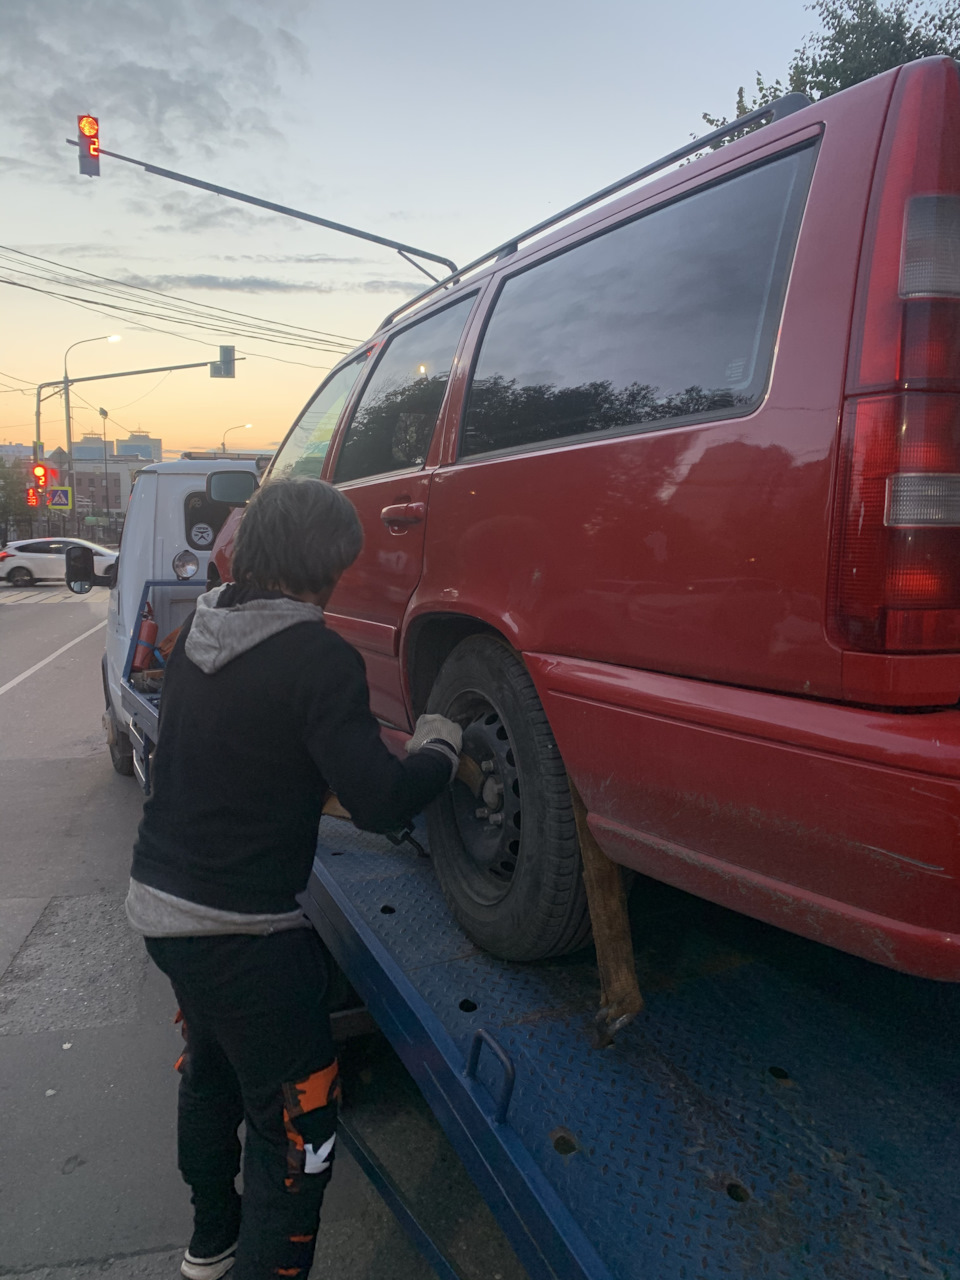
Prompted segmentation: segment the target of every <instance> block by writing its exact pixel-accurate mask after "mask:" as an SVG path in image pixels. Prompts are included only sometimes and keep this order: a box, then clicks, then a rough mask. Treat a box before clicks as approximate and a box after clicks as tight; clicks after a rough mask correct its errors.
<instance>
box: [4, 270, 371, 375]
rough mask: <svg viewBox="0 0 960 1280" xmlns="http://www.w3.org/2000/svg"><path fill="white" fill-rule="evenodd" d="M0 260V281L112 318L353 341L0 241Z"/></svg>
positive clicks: (316, 342)
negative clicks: (165, 290) (119, 277)
mask: <svg viewBox="0 0 960 1280" xmlns="http://www.w3.org/2000/svg"><path fill="white" fill-rule="evenodd" d="M0 263H2V264H3V267H4V271H5V273H6V274H5V275H4V276H0V283H3V284H8V285H10V286H13V287H16V288H22V289H26V290H29V291H31V292H36V293H43V294H46V295H48V296H50V297H55V298H57V299H59V300H60V301H63V302H68V303H72V304H73V305H75V306H81V307H84V308H86V309H89V310H95V311H98V312H99V313H100V314H102V315H109V316H110V317H112V318H113V319H114V320H115V321H116V320H117V319H120V318H127V319H129V320H131V321H132V322H133V323H135V324H138V325H142V326H143V327H145V328H154V327H157V326H158V325H159V326H171V325H174V326H177V328H180V329H182V328H184V327H185V328H188V329H191V330H194V331H195V332H198V333H211V334H217V335H219V336H224V335H230V336H233V337H235V338H237V339H240V340H241V341H242V340H248V341H255V342H264V343H269V344H271V345H282V346H288V347H298V348H300V349H306V350H313V351H317V352H321V351H322V352H325V353H328V354H331V355H334V356H335V357H336V358H340V357H341V356H343V355H346V354H348V353H349V352H350V351H352V350H353V348H354V347H356V346H357V345H358V343H357V341H355V340H354V339H353V338H350V337H346V336H345V335H342V334H333V333H329V332H327V331H324V330H319V329H310V328H308V327H306V326H303V325H292V324H286V323H284V322H281V321H273V320H267V319H264V318H263V317H260V316H253V315H249V314H247V313H245V312H239V311H232V310H230V309H228V308H224V307H214V306H209V305H208V304H206V303H197V302H191V301H189V300H188V299H185V298H180V297H177V296H175V295H170V294H165V293H162V292H160V291H159V290H156V289H151V288H148V287H146V286H141V285H134V284H129V283H126V282H124V281H121V280H113V279H111V278H110V277H108V276H100V275H97V274H96V273H94V272H90V271H84V270H83V269H82V268H77V267H68V266H66V265H64V264H62V263H58V262H54V261H52V260H51V259H47V258H40V257H38V256H36V255H34V254H28V253H24V252H22V251H20V250H17V249H11V248H9V247H7V246H0ZM148 321H153V322H154V324H153V325H150V324H148V323H147V322H148ZM157 331H158V332H161V333H162V332H166V333H170V332H171V330H170V329H169V328H167V327H157ZM178 336H183V335H182V334H181V335H178Z"/></svg>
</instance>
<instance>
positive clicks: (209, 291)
mask: <svg viewBox="0 0 960 1280" xmlns="http://www.w3.org/2000/svg"><path fill="white" fill-rule="evenodd" d="M810 25H811V15H810V14H808V13H806V12H805V11H804V7H803V3H802V0H780V3H778V4H777V5H776V6H771V5H770V4H769V3H767V2H766V0H734V3H733V4H732V5H727V6H724V7H720V6H716V5H707V4H705V3H703V2H702V0H675V3H673V4H672V5H670V6H663V5H661V4H659V3H656V4H653V3H646V2H641V0H632V2H626V0H592V2H591V3H590V4H586V3H564V2H563V0H553V2H551V3H549V4H548V3H546V0H512V2H508V0H486V2H485V3H484V4H483V5H482V6H480V5H476V4H475V5H469V6H468V5H460V6H452V5H450V4H449V3H439V0H409V3H407V4H398V3H396V2H395V0H390V3H386V2H385V0H372V2H371V3H369V4H366V5H364V6H363V7H362V10H361V9H358V8H355V7H352V6H343V5H333V4H330V3H327V0H320V2H317V0H314V2H312V3H309V4H306V3H299V2H298V0H272V2H271V3H270V4H266V3H263V2H262V0H168V2H167V3H165V4H164V5H162V6H161V5H159V4H157V3H156V2H155V0H101V2H100V3H98V4H97V5H93V4H88V3H78V2H77V0H7V2H6V3H4V4H3V5H0V108H2V115H3V119H4V122H5V127H4V130H3V136H2V142H0V152H2V153H3V155H2V157H0V184H2V199H0V229H2V230H0V244H2V245H4V246H6V247H8V248H13V249H16V250H19V251H22V252H26V253H30V254H34V255H38V256H40V257H43V258H47V259H51V260H53V261H55V262H58V263H62V264H65V265H68V266H70V267H74V268H77V267H79V268H82V269H83V270H85V271H89V272H94V273H97V274H99V275H103V276H110V277H113V278H120V279H124V280H135V281H137V282H140V283H145V284H148V285H149V286H150V287H151V288H154V289H157V290H160V291H163V292H170V293H172V294H175V295H177V296H179V297H182V298H187V299H189V300H191V301H195V302H200V303H205V304H207V305H211V306H217V307H222V308H229V309H233V310H236V311H241V312H246V313H249V314H252V315H256V316H260V317H265V318H267V319H270V320H274V321H283V322H286V323H288V324H296V325H301V326H307V327H310V328H313V329H318V330H325V331H327V332H331V333H335V334H339V335H343V336H345V337H348V338H353V339H356V340H363V339H364V338H365V337H366V336H368V334H369V333H370V332H371V331H372V330H373V329H374V328H375V327H376V325H377V323H378V322H379V320H380V319H381V317H382V316H383V314H384V313H385V312H386V311H388V310H390V309H391V308H392V307H394V306H396V305H397V304H398V303H399V302H400V301H402V300H403V298H404V297H405V296H407V295H409V294H412V293H413V292H415V291H416V290H417V289H418V288H419V284H420V279H422V278H420V277H418V276H417V273H416V272H415V271H414V270H413V269H412V268H411V267H409V266H408V265H407V264H406V263H404V262H403V261H402V260H401V259H400V258H399V257H397V256H396V255H395V254H393V253H391V252H390V251H389V250H386V249H381V248H379V247H377V246H373V245H368V244H365V243H363V242H361V241H358V240H351V239H348V238H345V237H343V236H340V235H337V234H335V233H333V232H328V231H324V230H321V229H319V228H313V227H309V226H306V225H304V224H299V223H295V222H292V221H290V220H287V219H282V218H278V217H276V216H273V215H269V214H266V213H261V212H258V211H255V210H252V209H250V208H249V207H247V206H243V205H239V204H235V203H232V202H228V201H225V200H222V199H219V198H218V197H215V196H212V195H208V194H205V193H201V192H197V191H194V190H191V189H189V188H187V187H183V186H180V185H177V184H174V183H171V182H169V181H166V180H163V179H161V178H157V177H150V176H147V175H145V174H144V173H142V171H140V170H137V169H133V168H131V167H130V166H127V165H122V164H119V163H118V162H114V161H110V160H108V159H104V160H103V162H102V165H101V175H102V176H101V177H100V178H98V179H90V178H84V177H80V176H79V174H78V172H77V158H76V151H75V150H73V149H71V148H68V147H67V146H66V145H65V143H64V139H65V138H66V137H67V136H74V135H75V130H76V115H77V114H78V113H79V112H84V111H90V112H92V113H93V114H97V115H99V117H100V121H101V134H102V144H103V146H104V147H106V148H108V149H111V150H117V151H120V152H123V153H125V154H127V155H133V156H136V157H138V158H141V159H144V160H150V161H152V162H154V163H156V164H160V165H163V166H165V167H169V168H173V169H180V170H182V171H185V172H187V173H189V174H193V175H195V176H197V177H201V178H206V179H207V180H209V181H213V182H219V183H221V184H223V185H226V186H232V187H236V188H239V189H241V190H246V191H249V192H252V193H254V194H258V195H262V196H264V197H266V198H268V199H273V200H277V201H279V202H281V203H285V204H290V205H294V206H297V207H300V208H303V209H307V210H310V211H312V212H315V213H318V214H320V215H322V216H325V217H329V218H332V219H334V220H337V221H342V222H347V223H351V224H354V225H357V226H361V227H364V228H367V229H369V230H372V231H375V232H379V233H380V234H382V235H386V236H390V237H393V238H396V239H400V240H405V241H408V242H410V243H413V244H416V245H420V246H422V247H423V248H426V249H432V250H433V251H435V252H437V253H441V254H444V255H446V256H448V257H452V258H454V259H455V260H457V261H459V262H465V261H467V260H468V259H469V258H470V257H472V256H476V255H477V254H478V253H480V252H482V251H483V250H484V249H485V248H487V247H489V246H490V245H492V244H494V243H497V242H498V241H501V240H504V239H506V238H507V237H508V236H509V235H510V234H512V233H515V232H517V231H518V230H521V229H522V228H523V227H525V226H528V225H530V224H532V223H533V222H535V221H537V220H538V219H539V218H541V217H543V216H545V215H546V214H548V213H549V212H550V210H551V209H557V208H562V207H563V206H564V205H566V204H568V203H570V202H571V201H573V200H575V199H577V198H578V197H580V196H581V195H583V194H585V193H586V192H588V191H590V190H593V189H596V188H598V187H600V186H602V185H604V184H605V183H607V182H609V181H611V180H613V179H615V178H617V177H619V176H621V175H622V174H624V173H627V172H629V171H631V170H632V169H635V168H638V167H639V166H640V165H641V164H643V163H644V162H645V161H647V160H649V159H652V158H655V157H656V156H657V155H659V154H661V153H663V152H665V151H668V150H670V149H672V148H673V147H675V146H678V145H679V144H681V143H682V142H684V141H685V140H686V139H687V138H688V137H689V135H690V134H691V133H694V132H700V131H702V130H703V128H704V127H705V126H703V125H702V122H701V120H700V113H701V112H702V111H704V110H709V111H716V110H719V111H728V110H729V109H730V108H731V106H732V102H733V98H734V94H735V91H736V87H737V85H738V84H740V83H744V82H746V83H748V84H749V83H752V80H753V76H754V73H755V71H756V70H757V69H759V70H761V71H763V72H764V73H765V74H767V75H770V76H773V75H776V74H778V73H780V72H782V70H783V68H784V67H785V66H786V64H787V62H788V60H789V57H790V54H791V52H792V51H793V49H794V48H795V47H796V45H797V44H798V43H799V42H800V40H801V38H802V36H803V35H804V33H805V32H806V31H807V30H808V29H809V27H810ZM9 265H10V264H9V261H7V260H2V261H0V280H2V279H10V278H14V277H13V275H12V273H11V271H10V270H9ZM44 287H47V288H49V287H52V286H50V285H44ZM144 323H146V324H154V323H159V322H155V321H153V320H150V319H145V320H144ZM113 332H117V333H120V334H121V335H122V336H123V341H122V342H121V343H119V344H116V345H108V344H107V343H105V342H96V343H94V342H91V343H88V344H86V345H84V346H81V347H78V348H77V349H76V351H74V352H72V353H71V356H70V373H71V374H72V375H74V376H80V375H82V374H95V373H106V372H113V371H115V370H119V369H126V368H138V367H144V366H155V365H162V364H173V363H185V362H188V361H194V360H210V359H215V358H216V354H217V350H216V348H217V344H218V343H220V342H231V341H235V342H236V345H237V347H238V355H239V354H240V353H241V349H242V351H243V353H245V354H246V355H247V357H248V358H247V359H246V360H245V361H244V362H243V363H239V364H238V366H237V377H236V379H235V380H234V381H232V382H231V381H214V380H211V379H210V378H209V377H208V376H207V373H206V371H205V370H196V371H190V372H186V373H176V374H171V375H170V376H168V377H167V378H166V379H165V380H164V381H162V382H161V381H160V379H159V377H157V376H148V377H140V378H130V379H118V380H116V381H111V382H104V383H99V384H97V383H94V384H90V385H88V386H87V387H78V388H76V389H75V394H74V398H73V399H74V404H73V408H74V415H73V418H74V433H75V435H76V436H77V437H79V436H80V435H81V434H82V433H83V431H84V430H88V431H99V430H100V417H99V415H98V413H97V409H98V408H99V407H101V406H103V407H105V408H106V409H107V410H108V412H109V414H110V422H109V426H108V431H109V434H110V435H111V436H113V437H119V438H121V439H122V438H123V437H124V435H125V434H126V433H125V431H123V430H122V429H121V426H120V425H117V424H122V427H126V428H130V429H134V430H136V429H142V430H145V431H149V432H150V433H151V434H154V435H162V437H163V440H164V443H165V445H166V446H167V447H168V448H173V449H178V450H179V449H182V448H193V447H196V448H200V447H211V446H216V445H219V442H220V439H221V437H222V434H223V432H224V431H225V430H226V428H227V427H230V426H233V425H236V424H239V423H244V422H252V423H253V424H254V427H253V429H252V430H250V431H243V432H234V433H233V434H232V435H231V436H230V437H229V443H230V444H231V445H239V444H243V445H244V446H249V447H256V448H264V449H266V448H268V447H269V446H270V445H271V443H272V442H275V441H277V440H279V439H280V438H281V437H282V436H283V435H284V434H285V432H286V430H287V428H288V427H289V425H290V423H291V422H292V420H293V418H294V417H295V415H296V413H297V412H298V410H299V408H300V407H301V406H302V404H303V402H304V401H305V400H306V398H307V397H308V396H309V394H310V393H311V392H312V390H313V389H314V388H315V386H316V384H317V383H318V382H319V380H320V379H321V378H322V376H323V370H324V369H325V368H326V367H328V366H329V365H330V364H332V363H333V362H334V360H335V358H336V357H334V356H331V355H329V354H324V353H322V352H319V351H314V350H296V349H291V348H289V347H283V346H271V345H268V344H265V343H262V342H252V341H248V340H241V339H239V338H235V337H234V334H233V332H232V331H231V327H230V324H229V322H228V321H227V322H225V324H224V329H223V333H222V334H213V333H210V334H202V333H198V332H196V331H195V330H189V329H186V328H185V329H183V331H182V333H181V336H171V335H169V334H162V333H156V332H150V331H149V330H147V329H144V328H142V327H138V326H137V325H136V324H135V322H134V321H132V320H130V319H123V318H115V317H112V316H110V315H98V314H94V313H93V312H91V311H87V310H82V309H79V308H77V307H75V306H72V305H70V304H68V303H66V302H64V301H62V300H59V299H56V298H52V297H49V296H46V295H44V294H39V293H30V292H26V291H24V290H22V289H20V288H15V287H11V286H10V285H7V284H3V283H0V442H15V441H23V442H28V441H29V440H30V439H32V436H33V407H34V389H35V384H36V383H37V382H40V381H49V380H52V379H55V378H57V377H58V376H60V374H61V371H62V367H63V353H64V350H65V349H66V347H68V346H69V345H70V344H71V343H73V342H77V341H79V340H80V339H85V338H94V337H97V336H98V335H100V334H108V333H113ZM268 356H273V357H279V358H280V359H282V360H283V361H292V362H300V363H280V362H279V360H277V359H268V358H267V357H268ZM18 380H19V381H18ZM11 388H12V390H11ZM18 389H22V390H23V391H24V392H25V393H26V394H20V390H18ZM84 401H88V402H89V404H85V403H84ZM43 424H44V426H43V440H44V444H45V445H46V447H47V449H48V450H49V449H51V448H53V447H55V446H56V445H58V444H62V443H63V437H64V430H63V407H62V402H61V400H60V399H59V398H53V399H51V400H49V401H48V402H46V403H45V405H44V408H43Z"/></svg>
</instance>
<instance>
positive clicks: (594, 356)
mask: <svg viewBox="0 0 960 1280" xmlns="http://www.w3.org/2000/svg"><path fill="white" fill-rule="evenodd" d="M814 156H815V149H814V148H813V147H812V146H808V147H805V148H803V149H798V150H796V151H793V152H790V153H787V154H786V155H781V156H779V157H777V158H776V159H774V160H771V161H767V162H765V163H762V164H759V165H756V166H754V167H753V168H750V169H747V170H742V171H740V172H739V173H736V174H734V175H733V176H731V177H728V178H725V179H722V180H720V181H718V182H715V183H713V184H711V185H710V186H708V187H704V188H701V189H698V190H697V191H694V192H692V193H691V194H689V195H686V196H682V197H681V198H679V199H677V200H675V201H673V202H672V203H670V204H668V205H662V206H659V207H658V208H656V209H653V210H651V211H650V212H648V213H644V214H641V215H640V216H639V217H636V218H634V219H633V220H632V221H630V222H627V223H621V224H620V225H619V226H617V227H614V228H612V229H611V230H609V231H606V232H602V233H601V234H600V235H598V236H595V237H594V238H593V239H592V240H588V241H586V242H584V243H581V244H579V245H575V246H574V247H573V248H570V249H567V250H565V251H563V252H562V253H559V254H557V255H556V256H555V257H553V258H548V259H546V260H545V261H542V262H539V263H536V264H535V265H534V266H533V267H531V268H529V269H528V270H526V271H523V272H521V273H519V274H517V275H515V276H512V277H509V278H508V279H507V280H506V282H505V284H504V285H503V287H502V289H501V291H500V294H499V296H498V298H497V301H496V303H495V305H494V308H493V311H492V315H491V317H490V320H489V323H488V325H487V328H486V332H485V333H484V336H483V339H482V343H481V347H480V352H479V356H478V358H477V362H476V366H475V369H474V373H473V378H472V381H471V385H470V388H469V391H468V395H467V402H466V408H465V412H464V417H463V424H462V436H461V444H460V455H461V457H469V456H472V455H475V454H482V453H488V452H491V451H496V450H501V449H510V448H516V447H518V446H527V447H529V446H531V445H533V446H536V445H539V444H546V443H549V442H552V441H561V440H564V439H569V438H571V437H580V436H585V435H596V434H598V433H601V432H609V431H622V430H629V429H631V428H632V429H634V430H638V429H649V428H650V427H651V426H654V425H655V424H662V425H669V424H670V423H671V422H673V421H676V420H677V419H690V418H704V417H731V416H734V415H738V414H743V413H748V412H750V410H751V409H753V408H755V407H756V406H757V404H758V403H759V402H760V399H761V398H762V396H763V393H764V390H765V388H766V384H767V378H768V376H769V370H770V366H771V362H772V358H773V350H774V343H775V340H776V334H777V327H778V325H779V320H780V312H781V309H782V306H783V298H784V295H785V291H786V282H787V278H788V276H789V270H790V263H791V261H792V258H793V251H794V246H795V244H796V238H797V233H798V231H799V226H800V217H801V214H802V212H803V204H804V200H805V198H806V192H807V188H808V186H809V181H810V175H811V173H812V170H813V161H814Z"/></svg>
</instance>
